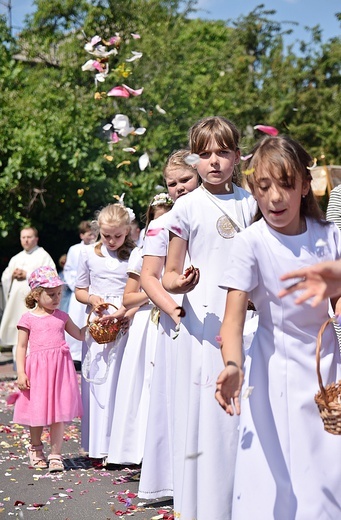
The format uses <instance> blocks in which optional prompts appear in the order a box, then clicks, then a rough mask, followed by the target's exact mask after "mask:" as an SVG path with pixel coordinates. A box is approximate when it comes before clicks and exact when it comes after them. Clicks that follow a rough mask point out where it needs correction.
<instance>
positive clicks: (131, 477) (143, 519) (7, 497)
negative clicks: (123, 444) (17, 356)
mask: <svg viewBox="0 0 341 520" xmlns="http://www.w3.org/2000/svg"><path fill="white" fill-rule="evenodd" d="M14 379H15V373H14V372H13V368H12V365H11V363H10V360H9V361H6V360H4V358H3V357H2V358H0V475H1V476H0V518H5V517H9V518H10V517H14V518H19V519H21V520H29V519H33V518H34V519H37V520H40V519H45V518H46V519H48V520H80V519H82V520H88V519H89V520H90V519H91V520H109V519H116V518H121V519H127V518H130V517H132V518H133V519H136V520H152V519H160V520H161V519H169V520H170V519H172V518H173V516H172V507H171V506H172V503H171V501H170V500H169V498H167V497H165V499H161V500H159V501H157V502H148V501H143V500H140V499H139V498H138V497H137V490H138V482H139V475H140V467H138V466H129V467H123V466H112V467H102V466H101V465H100V464H99V461H97V460H94V459H89V458H88V457H86V456H85V455H84V454H82V453H81V452H80V443H79V437H80V432H79V426H80V424H79V421H74V422H72V423H71V424H70V425H69V426H68V428H67V429H66V432H65V437H64V446H63V457H64V462H65V466H66V469H65V471H63V472H61V473H49V472H48V471H47V470H39V469H32V468H30V467H29V461H28V457H27V455H26V448H25V446H26V445H27V443H28V437H29V434H28V429H27V428H25V427H22V426H20V425H18V424H14V423H13V422H12V415H13V407H12V406H8V405H7V403H6V397H7V395H8V394H9V393H11V392H12V391H13V390H15V383H14ZM44 442H46V444H48V430H46V431H45V430H44Z"/></svg>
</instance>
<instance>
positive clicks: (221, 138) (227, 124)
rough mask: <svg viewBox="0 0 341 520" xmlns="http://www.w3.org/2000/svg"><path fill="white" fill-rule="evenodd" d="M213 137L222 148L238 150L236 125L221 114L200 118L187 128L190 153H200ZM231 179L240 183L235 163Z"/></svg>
mask: <svg viewBox="0 0 341 520" xmlns="http://www.w3.org/2000/svg"><path fill="white" fill-rule="evenodd" d="M212 139H214V140H215V141H216V143H217V145H218V146H219V148H221V149H222V150H224V149H229V150H232V151H234V152H236V151H237V150H239V139H240V134H239V131H238V129H237V127H236V126H235V125H234V123H232V121H230V120H229V119H226V118H225V117H222V116H212V117H205V118H203V119H200V120H199V121H198V122H197V123H195V124H194V125H193V126H192V127H191V128H190V130H189V145H190V149H191V153H196V154H198V155H199V154H200V153H201V152H203V151H204V150H205V149H206V148H207V146H208V145H209V143H210V141H211V140H212ZM232 181H233V182H234V183H235V184H237V185H238V186H240V185H241V182H240V181H241V176H240V172H239V168H238V166H237V165H235V167H234V171H233V177H232Z"/></svg>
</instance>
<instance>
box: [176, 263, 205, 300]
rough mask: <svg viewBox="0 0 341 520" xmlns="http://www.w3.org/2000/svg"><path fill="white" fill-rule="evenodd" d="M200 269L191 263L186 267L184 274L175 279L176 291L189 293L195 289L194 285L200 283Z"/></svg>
mask: <svg viewBox="0 0 341 520" xmlns="http://www.w3.org/2000/svg"><path fill="white" fill-rule="evenodd" d="M199 279H200V271H199V269H198V268H196V267H193V265H191V266H190V267H188V268H187V269H186V271H185V272H184V274H181V275H180V276H178V277H177V278H175V279H174V281H173V283H174V286H175V288H176V290H174V292H175V293H188V292H190V291H193V289H194V287H195V286H196V285H197V284H198V283H199Z"/></svg>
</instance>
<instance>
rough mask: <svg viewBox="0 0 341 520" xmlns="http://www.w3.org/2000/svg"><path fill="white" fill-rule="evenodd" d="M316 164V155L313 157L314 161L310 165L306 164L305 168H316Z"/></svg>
mask: <svg viewBox="0 0 341 520" xmlns="http://www.w3.org/2000/svg"><path fill="white" fill-rule="evenodd" d="M316 165H317V159H316V157H314V162H313V164H312V165H311V166H307V170H313V169H314V168H316Z"/></svg>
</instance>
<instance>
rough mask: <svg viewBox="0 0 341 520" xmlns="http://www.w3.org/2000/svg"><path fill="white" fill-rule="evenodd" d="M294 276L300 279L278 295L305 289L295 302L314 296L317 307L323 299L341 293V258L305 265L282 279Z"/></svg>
mask: <svg viewBox="0 0 341 520" xmlns="http://www.w3.org/2000/svg"><path fill="white" fill-rule="evenodd" d="M293 278H294V279H297V278H299V280H298V281H296V282H295V283H293V285H291V286H290V287H288V288H286V289H283V290H282V291H280V293H279V294H278V297H279V298H283V297H284V296H287V295H288V294H291V293H293V292H295V291H304V292H303V293H302V294H300V295H299V296H298V297H297V298H296V300H295V303H297V304H300V303H303V302H305V301H307V300H309V299H310V298H313V299H312V302H311V306H312V307H316V306H317V305H319V304H320V303H321V302H322V300H324V299H326V298H332V297H334V296H338V295H339V294H341V260H338V261H334V262H321V263H319V264H315V265H310V266H308V267H303V268H302V269H298V270H297V271H292V272H290V273H286V274H285V275H283V276H282V277H281V280H291V279H293Z"/></svg>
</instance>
